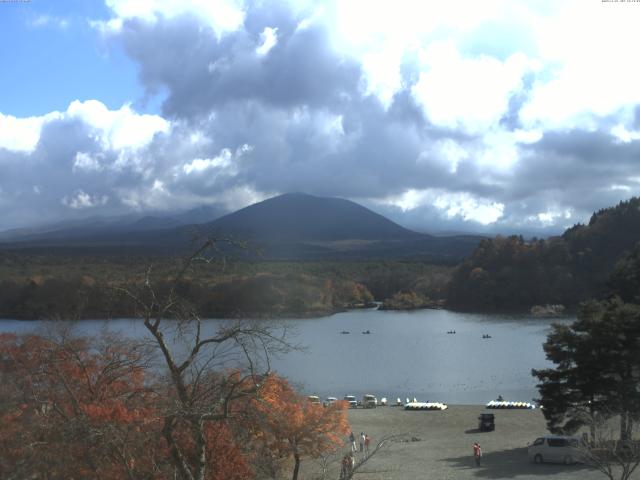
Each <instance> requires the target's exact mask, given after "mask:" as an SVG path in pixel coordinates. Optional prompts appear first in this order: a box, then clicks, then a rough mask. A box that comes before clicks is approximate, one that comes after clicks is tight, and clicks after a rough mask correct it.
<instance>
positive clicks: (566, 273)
mask: <svg viewBox="0 0 640 480" xmlns="http://www.w3.org/2000/svg"><path fill="white" fill-rule="evenodd" d="M639 241H640V198H635V197H634V198H631V199H630V200H628V201H625V202H620V203H619V204H618V205H616V206H615V207H610V208H605V209H602V210H600V211H598V212H596V213H594V214H593V215H592V217H591V219H590V221H589V223H588V224H587V225H581V224H578V225H575V226H573V227H571V228H569V229H567V230H566V231H565V232H564V233H563V234H562V236H560V237H552V238H549V239H548V240H534V241H525V240H524V239H523V238H522V237H519V236H511V237H501V236H498V237H495V238H493V239H485V240H483V241H481V242H480V244H479V245H478V248H477V249H476V250H475V251H474V252H473V253H472V255H471V256H470V257H469V258H468V259H467V260H465V261H464V262H463V263H462V264H461V265H460V266H459V267H458V269H457V271H456V272H455V273H454V275H453V278H452V281H451V283H450V287H449V292H448V306H449V307H451V308H457V309H462V310H473V311H479V310H528V309H529V308H530V307H531V306H533V305H540V304H542V305H544V304H564V305H567V306H569V307H575V306H576V305H577V304H578V303H579V302H581V301H583V300H586V299H588V298H592V297H596V298H598V297H602V296H605V295H607V294H608V286H607V281H608V278H609V275H610V274H611V272H612V270H613V268H614V266H615V264H616V262H617V261H618V260H619V259H620V258H621V257H622V256H624V255H625V254H626V253H628V252H629V251H631V250H632V249H633V248H634V246H635V245H636V244H637V243H638V242H639Z"/></svg>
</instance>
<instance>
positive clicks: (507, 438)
mask: <svg viewBox="0 0 640 480" xmlns="http://www.w3.org/2000/svg"><path fill="white" fill-rule="evenodd" d="M484 411H486V410H485V409H484V407H483V406H468V405H454V406H450V407H449V409H448V410H445V411H442V412H439V411H405V410H404V409H403V408H401V407H378V408H376V409H369V410H365V409H353V410H350V411H349V420H350V423H351V426H352V428H353V431H354V434H355V435H356V438H357V437H358V436H359V434H360V432H365V433H367V434H368V435H369V436H370V437H371V439H372V447H373V444H375V443H377V442H378V441H379V440H380V439H381V438H382V437H383V436H385V435H389V434H408V435H409V437H415V438H416V439H420V440H419V441H409V442H400V443H392V444H390V445H389V446H387V447H386V448H384V449H382V450H381V451H380V452H378V453H377V454H376V455H375V456H373V457H372V458H371V459H370V460H369V461H368V462H367V464H366V465H364V466H363V468H362V470H361V471H360V472H358V473H357V474H356V475H355V476H354V478H356V479H358V480H365V479H368V480H383V479H384V480H405V479H407V480H411V479H437V480H441V479H442V480H445V479H452V480H453V479H456V480H459V479H467V478H469V479H472V478H473V479H482V478H491V479H493V478H507V479H518V480H533V479H537V480H540V479H542V478H545V477H551V478H556V479H581V480H590V479H603V478H605V477H604V476H603V474H602V473H600V472H598V471H596V470H593V469H590V468H588V467H586V466H584V465H569V466H565V465H552V464H543V465H536V464H533V463H531V462H530V461H529V460H528V458H527V444H528V443H531V442H533V440H535V439H536V437H538V436H541V435H545V434H547V433H548V432H547V430H546V428H545V421H544V417H543V415H542V413H541V412H540V410H492V411H491V412H492V413H494V414H495V417H496V418H495V424H496V429H495V431H493V432H482V433H481V432H479V431H478V430H477V426H478V425H477V424H478V422H477V418H478V414H480V413H481V412H484ZM476 441H477V442H479V443H480V445H481V446H482V450H483V458H482V465H481V466H480V467H476V466H475V464H474V460H473V456H472V445H473V442H476ZM356 442H357V440H356ZM345 451H348V450H347V449H345ZM356 455H357V457H356V459H357V460H359V459H360V458H361V455H362V454H360V453H357V454H356ZM305 463H306V465H305V467H306V468H303V472H306V473H305V475H304V476H303V478H313V473H317V471H318V470H317V468H318V467H317V465H315V464H314V463H313V462H311V461H310V460H308V459H307V460H306V461H305ZM338 477H339V467H338V466H337V464H335V463H334V468H332V470H331V471H330V473H328V474H327V478H328V479H337V478H338ZM636 477H637V478H640V476H638V475H636ZM634 478H635V477H634Z"/></svg>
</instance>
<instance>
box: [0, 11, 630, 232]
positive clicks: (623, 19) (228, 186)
mask: <svg viewBox="0 0 640 480" xmlns="http://www.w3.org/2000/svg"><path fill="white" fill-rule="evenodd" d="M639 24H640V2H631V1H625V2H622V1H619V2H612V1H603V0H577V1H572V0H566V1H564V0H535V1H530V2H527V1H513V0H512V1H508V0H482V1H478V0H469V1H464V0H458V1H456V2H420V1H408V0H394V1H388V2H387V1H378V2H371V1H367V0H335V1H334V0H327V1H322V2H320V1H305V0H301V1H295V0H290V1H267V0H262V1H253V2H249V1H246V2H244V1H241V0H58V1H55V2H54V1H51V0H49V1H44V0H31V1H2V0H0V42H1V43H0V44H1V45H2V47H1V48H0V68H1V69H0V72H1V73H0V230H4V229H9V228H15V227H23V226H30V225H36V224H42V223H46V222H54V221H59V220H64V219H78V218H83V217H93V216H101V215H104V216H112V215H121V214H130V213H136V214H141V215H142V214H148V213H154V214H155V213H158V212H173V211H180V210H186V209H189V208H194V207H198V206H201V205H211V206H215V207H217V208H219V209H221V210H223V211H233V210H236V209H238V208H241V207H244V206H247V205H249V204H251V203H254V202H257V201H260V200H263V199H266V198H269V197H272V196H274V195H278V194H281V193H286V192H305V193H309V194H313V195H319V196H335V197H342V198H348V199H351V200H354V201H356V202H358V203H361V204H363V205H365V206H367V207H369V208H372V209H373V210H375V211H376V212H378V213H381V214H383V215H386V216H388V217H389V218H391V219H392V220H394V221H396V222H398V223H400V224H402V225H404V226H407V227H409V228H413V229H416V230H419V231H426V232H477V233H516V232H523V233H527V234H539V235H541V236H542V235H548V234H554V233H558V232H561V231H562V230H563V229H565V228H567V227H569V226H571V225H573V224H575V223H578V222H588V220H589V217H590V215H591V213H592V212H593V211H595V210H598V209H600V208H604V207H607V206H612V205H614V204H616V203H618V202H619V201H621V200H624V199H628V198H630V197H632V196H634V195H638V194H640V88H639V87H638V86H639V85H640V64H638V61H637V46H638V45H640V28H637V25H639Z"/></svg>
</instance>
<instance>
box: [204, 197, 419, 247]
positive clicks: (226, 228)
mask: <svg viewBox="0 0 640 480" xmlns="http://www.w3.org/2000/svg"><path fill="white" fill-rule="evenodd" d="M209 227H210V228H211V229H212V230H213V231H220V232H224V233H225V234H234V235H236V236H238V237H244V238H256V239H260V240H262V241H283V240H286V241H289V242H290V241H303V240H307V241H308V240H316V241H340V240H356V239H357V240H410V239H417V238H423V237H429V235H422V234H419V233H416V232H413V231H411V230H408V229H406V228H404V227H401V226H400V225H398V224H397V223H394V222H392V221H391V220H389V219H387V218H385V217H383V216H382V215H379V214H377V213H374V212H372V211H371V210H369V209H367V208H365V207H363V206H361V205H358V204H357V203H354V202H351V201H349V200H344V199H342V198H326V197H315V196H312V195H306V194H302V193H287V194H284V195H280V196H277V197H273V198H270V199H268V200H265V201H263V202H259V203H256V204H253V205H250V206H248V207H246V208H243V209H241V210H238V211H237V212H234V213H230V214H229V215H226V216H224V217H222V218H219V219H218V220H216V221H214V222H212V223H210V224H209Z"/></svg>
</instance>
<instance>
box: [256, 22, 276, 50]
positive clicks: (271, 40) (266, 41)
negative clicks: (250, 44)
mask: <svg viewBox="0 0 640 480" xmlns="http://www.w3.org/2000/svg"><path fill="white" fill-rule="evenodd" d="M260 39H261V40H262V44H261V45H260V46H259V47H258V48H256V53H257V54H258V55H266V54H267V53H269V50H271V49H272V48H273V47H275V46H276V44H277V43H278V29H277V28H271V27H265V28H264V31H263V32H262V33H261V34H260Z"/></svg>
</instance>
